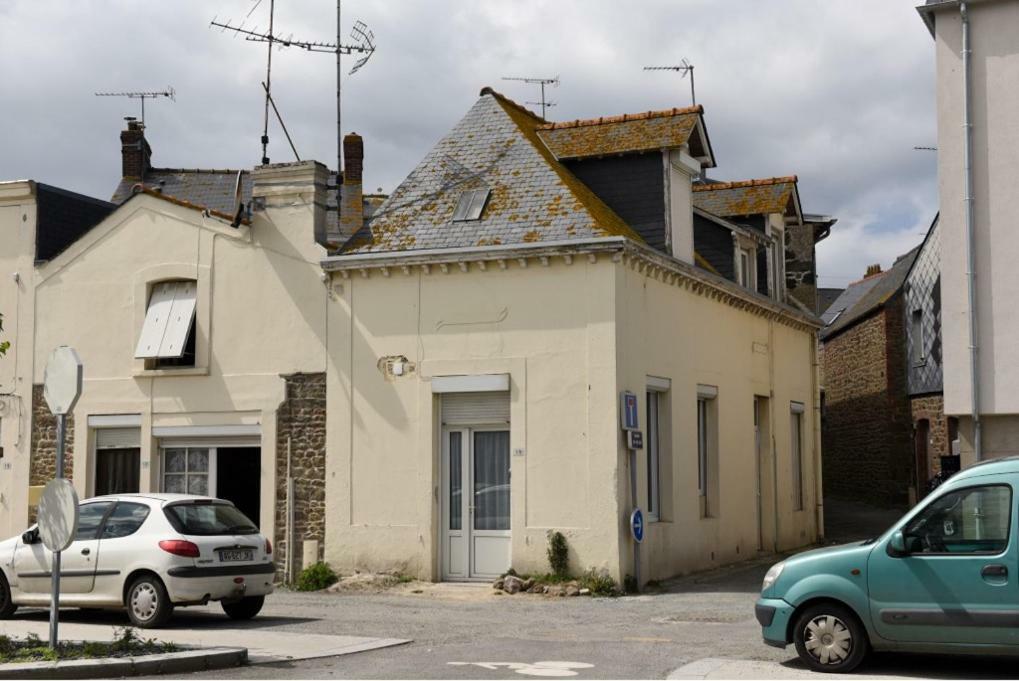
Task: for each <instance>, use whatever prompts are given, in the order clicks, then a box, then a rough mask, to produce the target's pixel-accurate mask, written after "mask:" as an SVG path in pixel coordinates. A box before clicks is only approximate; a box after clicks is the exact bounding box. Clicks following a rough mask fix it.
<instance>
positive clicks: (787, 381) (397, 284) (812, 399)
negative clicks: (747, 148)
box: [316, 88, 823, 581]
mask: <svg viewBox="0 0 1019 681" xmlns="http://www.w3.org/2000/svg"><path fill="white" fill-rule="evenodd" d="M714 162H715V159H714V156H713V154H712V152H711V146H710V143H709V142H708V138H707V132H706V127H705V123H704V115H703V109H702V108H700V107H694V108H688V109H673V110H667V111H657V112H649V113H643V114H636V115H624V116H611V117H602V118H596V119H590V120H580V121H572V122H565V123H559V122H556V123H552V122H548V121H545V120H543V119H542V118H540V117H538V116H536V115H535V114H533V113H532V112H530V111H528V110H526V109H525V108H523V107H521V106H519V105H517V104H515V103H513V102H511V101H510V100H508V99H506V98H505V97H503V96H502V95H500V94H498V93H496V92H494V91H492V90H490V89H488V88H486V89H484V90H482V92H481V96H480V98H479V99H478V100H477V102H476V103H475V104H474V106H473V107H472V108H471V109H470V111H468V113H467V114H466V115H465V116H464V118H463V119H462V120H461V121H460V122H459V123H457V124H456V125H455V126H454V127H453V129H452V130H451V131H450V132H449V133H448V134H447V135H446V136H445V137H444V138H443V139H442V140H441V141H440V142H439V143H438V144H437V145H436V146H435V147H434V148H433V149H432V151H431V152H429V154H428V155H427V156H426V157H425V158H424V159H423V160H422V161H421V162H420V163H419V164H418V166H417V167H416V168H415V169H414V170H413V171H412V172H411V173H410V175H409V176H408V177H407V178H406V179H405V180H404V181H403V183H402V184H401V185H400V186H399V187H398V188H397V189H396V190H395V191H394V192H393V193H392V194H391V195H390V196H389V198H388V199H387V200H386V201H385V202H384V203H383V204H382V205H381V206H380V207H379V208H378V210H377V211H376V213H375V215H374V218H373V219H372V220H371V222H369V223H368V225H367V226H366V227H365V228H363V229H359V230H358V231H357V232H356V233H355V234H354V235H353V237H352V238H351V239H350V240H349V241H347V242H346V244H345V245H344V246H343V247H342V248H341V249H339V251H338V252H336V253H334V254H333V255H331V256H330V257H328V258H326V259H325V260H324V261H323V267H324V268H325V269H326V270H327V271H328V272H329V273H330V274H331V275H332V280H331V296H330V302H329V314H328V318H329V332H328V339H329V357H330V363H329V367H328V369H327V375H328V378H327V381H328V385H327V400H328V414H329V420H328V425H327V427H328V438H327V451H328V457H327V470H326V489H327V497H326V498H327V499H328V500H329V503H330V508H331V509H335V511H334V512H333V511H331V512H330V513H328V514H327V518H326V554H325V555H326V558H327V559H328V560H329V561H330V562H331V563H332V564H334V565H336V566H338V567H340V568H341V569H344V570H350V569H357V568H361V569H398V570H400V571H402V572H405V573H409V574H413V575H416V576H419V577H422V578H425V579H456V580H462V579H486V578H490V577H492V576H495V575H498V574H500V573H502V572H503V571H505V570H506V569H507V568H509V567H511V566H512V567H513V568H515V569H516V570H518V571H522V572H542V571H545V570H547V563H546V557H545V551H546V541H547V539H546V537H547V533H548V532H549V531H550V530H553V529H555V530H561V531H562V532H563V533H564V534H565V535H566V537H567V541H568V543H569V547H570V560H571V569H573V570H574V571H581V570H584V569H588V568H596V569H605V570H607V571H608V573H609V574H610V575H611V576H612V577H613V578H615V579H617V580H622V579H623V578H624V576H626V575H634V574H635V569H636V568H635V558H634V551H635V549H634V544H633V542H632V541H631V539H630V538H629V530H628V523H629V518H630V515H631V512H632V510H633V509H634V508H635V507H639V508H641V509H642V510H643V512H644V513H645V517H646V518H647V519H648V521H649V522H648V523H647V527H646V535H645V537H646V538H645V541H644V542H643V543H642V544H641V545H640V546H639V556H640V563H641V571H640V580H641V581H646V580H649V579H662V578H665V577H669V576H671V575H674V574H677V573H682V572H686V571H690V570H696V569H701V568H706V567H710V566H712V565H718V564H721V563H725V562H732V561H737V560H740V559H741V558H744V557H747V556H751V555H755V554H756V553H757V552H758V551H760V550H764V551H775V550H784V549H787V548H793V547H796V546H801V545H804V544H809V543H811V542H813V541H815V540H816V539H817V537H818V536H819V528H821V527H822V526H823V517H822V516H823V511H822V507H821V496H820V474H821V469H820V466H819V465H818V463H819V457H820V449H819V446H820V437H819V421H818V377H817V374H816V370H815V366H814V363H815V362H816V357H817V355H816V353H817V343H816V329H817V328H818V327H819V325H820V322H819V320H818V319H817V318H816V317H815V316H814V315H813V314H811V313H810V312H809V311H807V310H806V306H804V305H791V304H789V303H787V298H786V295H785V293H786V277H785V274H784V259H783V257H782V254H783V253H784V252H785V251H784V249H783V248H782V244H783V242H784V241H783V234H784V233H785V231H786V229H787V228H788V227H790V226H793V225H795V226H799V225H800V224H801V223H802V222H803V219H802V217H801V215H800V210H799V201H798V196H795V183H794V182H782V183H770V184H769V183H758V184H763V186H764V188H765V189H766V190H767V191H769V192H774V193H775V194H778V197H777V199H775V200H774V201H772V202H770V203H769V204H768V205H767V207H766V208H758V207H756V206H755V207H754V208H752V209H751V210H749V211H743V212H742V213H740V212H737V213H734V215H738V216H740V217H741V219H742V221H734V220H732V219H729V218H727V217H726V216H723V215H719V214H718V213H713V212H711V210H710V207H707V206H705V205H698V202H699V201H700V199H699V198H698V197H699V196H702V195H703V196H705V197H707V196H708V195H709V194H712V195H715V194H717V195H718V196H721V194H722V192H724V191H726V190H725V189H714V190H712V189H711V188H710V187H709V188H706V189H700V188H698V186H699V185H698V183H699V182H700V178H701V174H702V172H703V171H704V170H705V169H706V168H710V167H713V166H714ZM790 185H791V188H790ZM740 188H741V187H731V189H734V190H736V189H740ZM316 205H318V204H317V202H316ZM772 211H773V212H772ZM748 214H749V216H750V217H751V218H753V220H752V221H749V222H753V224H747V223H748V219H747V215H748ZM355 224H356V221H355ZM342 231H343V225H342V224H341V232H342ZM621 403H622V404H623V405H627V406H626V408H625V409H624V408H623V407H622V406H621ZM631 407H632V411H631ZM621 412H622V414H625V415H626V417H627V419H633V418H635V419H636V421H635V422H630V425H633V426H635V427H637V428H639V430H640V431H641V432H642V434H643V436H644V437H643V443H642V447H641V448H640V449H630V447H629V443H630V440H629V436H624V435H625V434H624V432H623V430H622V429H621Z"/></svg>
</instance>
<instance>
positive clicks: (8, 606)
mask: <svg viewBox="0 0 1019 681" xmlns="http://www.w3.org/2000/svg"><path fill="white" fill-rule="evenodd" d="M17 609H18V606H16V605H15V604H14V599H13V598H11V585H10V584H8V583H7V577H6V576H5V575H4V573H3V571H2V570H0V620H7V619H10V618H11V617H12V616H13V615H14V612H15V611H16V610H17Z"/></svg>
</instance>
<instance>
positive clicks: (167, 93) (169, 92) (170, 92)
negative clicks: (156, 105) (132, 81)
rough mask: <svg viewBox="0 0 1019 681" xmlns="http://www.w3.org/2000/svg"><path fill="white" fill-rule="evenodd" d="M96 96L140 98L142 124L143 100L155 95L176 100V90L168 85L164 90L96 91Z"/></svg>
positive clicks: (143, 118)
mask: <svg viewBox="0 0 1019 681" xmlns="http://www.w3.org/2000/svg"><path fill="white" fill-rule="evenodd" d="M95 95H96V97H127V98H128V99H140V100H142V124H143V125H144V123H145V100H146V99H156V98H157V97H166V98H168V99H169V100H170V101H171V102H175V101H177V92H176V91H175V90H174V89H173V88H172V87H168V88H166V89H165V90H160V91H159V92H97V93H95Z"/></svg>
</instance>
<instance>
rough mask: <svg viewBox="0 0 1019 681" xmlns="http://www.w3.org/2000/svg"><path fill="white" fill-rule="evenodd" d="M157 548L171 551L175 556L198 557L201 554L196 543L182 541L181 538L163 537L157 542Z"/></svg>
mask: <svg viewBox="0 0 1019 681" xmlns="http://www.w3.org/2000/svg"><path fill="white" fill-rule="evenodd" d="M159 548H161V549H163V550H164V551H166V552H167V553H172V554H173V555H175V556H184V557H185V558H198V556H200V555H201V552H200V551H199V550H198V545H197V544H195V543H193V542H189V541H184V540H183V539H164V540H163V541H161V542H159Z"/></svg>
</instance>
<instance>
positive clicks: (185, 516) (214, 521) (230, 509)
mask: <svg viewBox="0 0 1019 681" xmlns="http://www.w3.org/2000/svg"><path fill="white" fill-rule="evenodd" d="M163 512H164V513H166V518H167V520H169V521H170V524H171V525H173V529H175V530H177V531H178V532H180V533H181V534H193V535H199V536H210V535H217V534H258V527H256V526H255V524H254V523H253V522H251V521H250V520H248V517H247V516H246V515H244V514H243V513H241V512H240V511H238V510H237V509H236V508H235V507H234V506H231V505H230V504H210V503H204V504H203V503H197V504H196V503H189V504H174V505H172V506H167V507H166V508H164V509H163Z"/></svg>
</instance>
